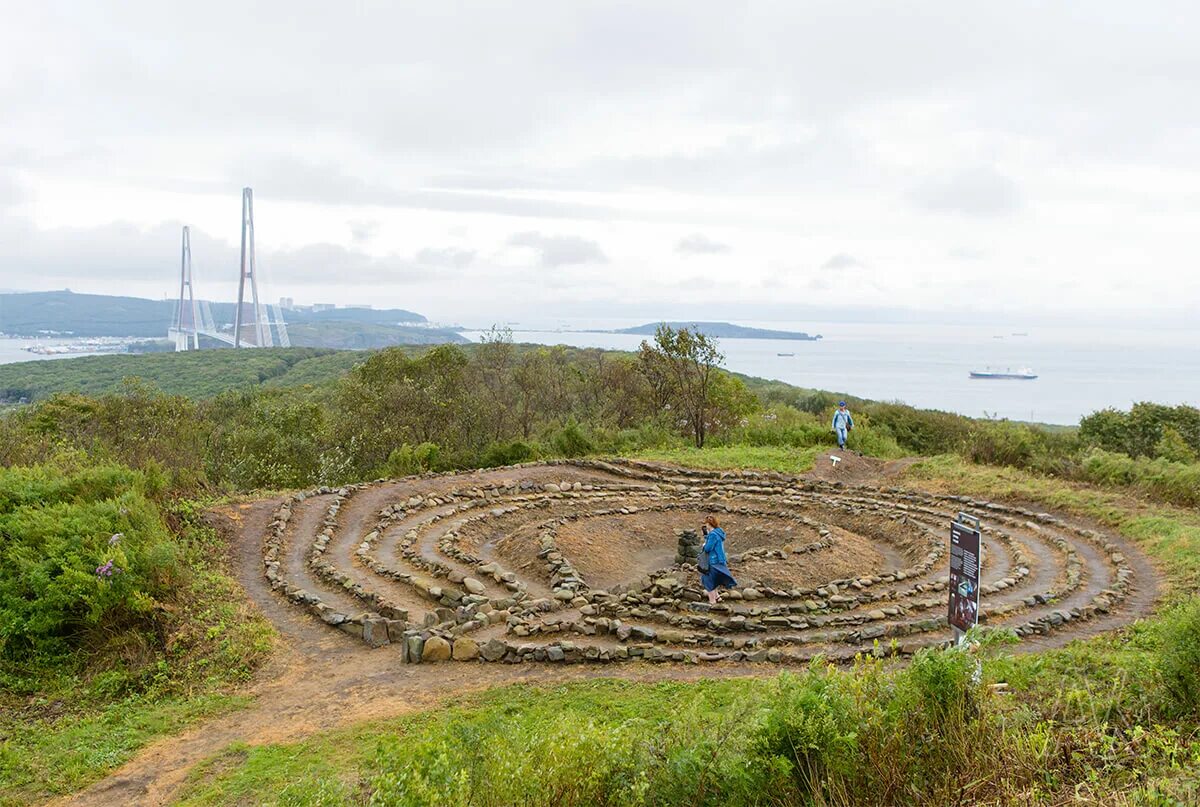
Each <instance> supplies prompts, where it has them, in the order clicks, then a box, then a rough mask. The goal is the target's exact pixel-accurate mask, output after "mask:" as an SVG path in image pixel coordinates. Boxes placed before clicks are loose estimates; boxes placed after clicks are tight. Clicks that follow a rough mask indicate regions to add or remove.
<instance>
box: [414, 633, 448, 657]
mask: <svg viewBox="0 0 1200 807" xmlns="http://www.w3.org/2000/svg"><path fill="white" fill-rule="evenodd" d="M450 653H451V648H450V643H449V642H448V641H446V640H445V639H443V638H442V637H441V636H430V637H429V638H428V639H426V640H425V648H424V650H423V651H422V653H421V661H422V662H426V661H449V660H450Z"/></svg>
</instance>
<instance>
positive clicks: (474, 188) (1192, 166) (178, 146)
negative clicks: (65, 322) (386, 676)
mask: <svg viewBox="0 0 1200 807" xmlns="http://www.w3.org/2000/svg"><path fill="white" fill-rule="evenodd" d="M247 14H248V15H249V17H248V18H247V17H246V16H245V15H247ZM234 18H238V19H246V20H247V24H246V25H239V26H230V25H228V24H227V21H228V20H229V19H234ZM68 19H69V21H70V22H69V23H67V22H64V20H68ZM262 21H270V25H262V24H256V23H261V22H262ZM1198 38H1200V7H1195V6H1189V5H1186V4H1185V5H1173V6H1167V5H1165V4H1163V5H1160V4H1150V5H1147V4H1128V3H1119V2H1117V1H1116V0H1097V2H1096V3H1092V4H1088V6H1087V7H1086V8H1083V7H1080V6H1078V5H1071V4H1054V5H1050V6H1047V4H1044V3H1036V2H1033V0H1014V2H1012V3H1007V4H1004V5H1003V6H1002V7H1001V6H996V7H984V6H978V5H976V6H964V5H963V4H960V3H952V2H950V1H949V0H945V1H944V2H938V3H934V4H932V5H924V6H920V7H918V8H913V7H909V6H900V5H897V4H889V3H872V4H869V5H868V6H866V7H863V6H861V5H854V4H837V3H826V2H814V3H800V4H791V5H789V4H778V3H771V2H756V0H751V2H748V3H743V4H736V5H734V6H731V5H729V4H719V3H716V2H705V1H702V2H690V3H684V2H677V1H675V0H668V2H664V3H661V4H649V5H646V4H642V5H641V6H636V7H635V6H626V5H619V4H617V5H614V4H602V3H594V4H593V3H583V4H577V3H566V4H564V3H556V2H550V0H532V1H531V2H529V3H522V4H519V5H517V6H513V5H512V4H489V3H469V4H467V5H466V6H464V5H462V4H433V5H428V6H427V7H424V6H423V7H422V8H421V9H420V11H419V12H418V11H415V10H414V8H413V7H410V6H406V5H388V4H357V5H353V6H352V7H345V6H344V4H343V5H329V4H322V3H316V2H312V1H311V0H295V2H288V3H284V2H283V1H282V0H264V2H261V3H255V4H253V8H252V9H251V10H250V11H247V9H246V6H245V4H239V3H234V2H233V0H214V2H212V3H209V4H207V5H206V6H205V7H204V8H203V9H202V10H201V11H196V10H195V9H192V10H188V11H186V12H185V11H184V10H183V9H182V8H181V7H179V6H177V5H175V4H170V3H161V2H150V0H132V1H131V2H129V3H123V4H120V6H119V7H113V6H112V4H86V3H74V4H67V7H63V6H62V5H61V4H55V3H43V4H37V3H26V4H23V5H21V7H20V9H19V11H14V12H13V13H11V14H8V15H7V16H6V17H5V21H4V25H3V26H2V27H0V109H3V110H4V119H5V121H4V126H3V127H0V210H2V211H3V214H2V215H0V287H12V286H18V285H20V286H22V287H25V286H29V285H31V284H32V285H37V284H41V285H42V286H43V287H53V286H61V285H62V284H63V282H64V279H70V282H72V283H74V284H76V285H79V286H81V287H82V286H83V284H89V286H90V290H93V291H103V290H105V289H108V290H112V291H119V290H126V289H128V288H130V287H133V288H137V289H139V290H141V293H145V294H151V295H154V296H157V294H161V293H162V292H168V293H169V292H170V290H171V286H172V285H173V280H172V278H173V268H172V267H173V264H174V262H175V260H176V258H175V257H174V256H175V253H176V250H177V243H176V242H177V238H178V235H177V231H178V227H179V222H183V221H186V222H189V223H190V224H192V225H193V227H194V228H195V232H196V234H197V247H198V250H197V261H198V263H200V262H201V261H203V263H202V265H203V267H204V271H205V272H208V271H210V268H211V272H212V274H213V276H215V277H220V278H225V277H226V276H227V275H231V274H232V272H231V271H229V269H228V267H229V261H230V260H231V259H230V254H231V250H234V249H235V248H234V246H233V244H234V241H235V236H236V232H230V228H231V227H234V226H235V225H233V223H232V222H233V221H235V220H236V219H235V218H234V216H235V215H236V214H235V213H233V212H232V208H234V207H236V205H237V199H236V191H237V189H238V188H240V187H242V186H243V185H252V186H254V187H255V190H256V194H257V201H258V205H257V210H256V213H257V215H258V216H259V222H260V225H261V230H260V233H259V235H260V240H259V247H260V254H261V255H262V258H263V263H264V265H269V267H270V269H271V270H272V271H273V272H274V273H275V280H276V281H277V282H279V283H280V284H281V286H287V288H286V289H285V288H281V289H280V291H279V293H280V294H283V295H288V292H289V291H291V286H289V285H287V284H294V285H296V286H298V287H302V288H304V289H307V290H309V291H311V293H312V294H314V295H317V294H319V295H320V296H321V297H323V298H327V299H331V300H334V301H341V302H353V301H355V300H358V299H361V297H362V293H361V290H360V289H355V288H354V286H355V284H357V283H360V282H370V283H372V284H374V287H373V295H375V296H376V297H377V298H378V299H379V300H380V301H381V304H382V301H383V300H385V299H386V300H388V301H389V304H395V305H401V306H406V307H419V306H418V304H417V303H415V302H412V301H411V297H412V295H413V294H416V293H418V292H419V293H421V294H424V295H425V296H426V299H428V300H430V301H432V303H433V304H436V305H441V306H444V311H443V314H444V315H446V316H456V311H457V308H456V307H457V306H461V307H463V308H464V309H471V307H474V308H475V310H486V311H492V310H495V308H496V307H497V306H507V307H511V308H512V309H513V316H518V315H521V312H535V313H536V312H541V311H544V310H546V309H547V307H548V306H549V305H561V304H562V303H563V302H564V300H568V299H570V298H571V294H572V292H573V291H574V292H575V296H576V297H577V298H578V299H577V300H572V304H574V305H579V306H583V305H585V304H586V303H588V302H590V301H593V300H594V301H601V302H603V306H604V309H605V311H611V310H612V309H613V306H615V305H620V304H623V303H624V301H633V300H636V304H637V305H645V306H649V307H653V306H654V305H656V304H657V305H659V306H667V305H672V304H675V303H677V302H678V301H679V300H680V299H681V296H680V295H679V294H676V292H675V291H673V290H674V289H676V288H677V287H678V284H679V283H684V282H686V279H687V278H689V277H692V276H694V275H695V270H696V267H697V265H703V267H704V276H705V277H706V278H709V279H710V280H711V285H710V286H708V287H701V286H698V285H693V286H690V287H687V288H688V291H687V295H686V299H687V303H688V304H689V305H691V304H695V305H712V306H715V307H718V308H719V307H721V306H723V305H726V304H728V302H729V301H730V299H731V298H733V297H736V299H737V302H738V304H739V305H744V306H748V307H751V308H752V307H754V306H760V307H764V308H765V307H769V306H785V307H786V306H789V305H795V304H796V303H797V302H798V301H801V300H803V301H804V302H806V303H812V304H814V305H819V304H824V303H827V302H829V303H832V302H837V301H838V300H839V299H840V298H842V297H844V295H845V292H846V290H844V289H838V288H833V287H830V288H822V287H821V280H820V278H819V277H813V274H812V273H813V272H818V271H819V268H820V267H821V266H822V264H823V263H828V262H830V261H836V260H838V257H839V256H842V258H844V259H848V260H851V261H854V262H855V264H859V265H854V264H847V265H846V266H845V267H844V268H849V269H854V274H856V275H866V274H868V273H867V272H865V271H863V268H862V266H861V264H862V263H863V260H862V259H861V258H859V257H854V256H869V260H868V261H866V262H867V263H869V265H870V267H880V268H879V270H878V271H877V272H875V273H873V274H871V275H870V277H871V283H872V284H873V285H871V286H870V287H869V293H870V299H869V301H868V302H869V304H880V305H882V304H887V305H893V306H910V307H913V308H923V309H931V308H934V307H938V306H944V305H955V304H957V305H962V304H970V303H973V302H975V301H978V300H987V301H988V303H989V304H994V305H996V306H997V307H1002V308H1007V309H1012V308H1021V307H1039V308H1041V309H1043V310H1047V311H1051V310H1053V311H1057V310H1062V309H1066V308H1070V309H1075V310H1097V311H1099V310H1103V311H1119V310H1122V309H1124V308H1125V307H1127V306H1131V305H1140V306H1143V307H1148V308H1153V307H1155V306H1160V307H1161V306H1164V305H1184V304H1185V301H1187V300H1188V299H1195V297H1196V295H1197V294H1200V281H1197V280H1196V279H1195V277H1194V272H1192V271H1191V267H1193V266H1195V265H1196V263H1197V262H1198V261H1200V246H1197V245H1196V243H1195V239H1194V237H1193V230H1194V227H1193V226H1192V222H1193V220H1194V218H1195V193H1194V191H1193V190H1192V189H1193V188H1195V187H1196V186H1197V183H1198V182H1200V140H1198V139H1197V138H1195V137H1194V133H1195V132H1196V131H1200V105H1197V104H1188V103H1181V102H1180V99H1188V98H1193V97H1196V95H1197V93H1198V91H1200V60H1198V59H1197V55H1196V54H1197V50H1196V48H1195V46H1194V43H1195V41H1196V40H1197V39H1198ZM1062 42H1070V43H1071V46H1070V48H1069V49H1064V48H1062V47H1060V44H1061V43H1062ZM214 54H237V56H236V58H216V57H214ZM1114 54H1118V55H1119V58H1117V57H1116V56H1114ZM1131 64H1132V65H1137V68H1138V69H1136V70H1131V69H1130V68H1129V65H1131ZM1147 76H1150V77H1152V80H1148V79H1147ZM18 179H19V181H18ZM18 216H19V218H18ZM514 232H515V233H517V235H516V236H513V233H514ZM203 233H208V234H211V242H210V243H205V242H203V241H201V238H200V237H201V235H202V234H203ZM714 234H719V237H718V236H717V235H714ZM681 236H682V240H681ZM730 244H733V245H736V252H735V251H734V250H733V249H732V248H731V247H729V245H730ZM498 245H501V246H500V247H499V248H498ZM601 245H603V248H602V247H601ZM963 245H967V246H963ZM201 247H202V248H203V249H202V250H201V249H199V248H201ZM1031 254H1033V255H1037V256H1038V258H1039V263H1038V265H1037V266H1035V267H1031V266H1029V265H1028V264H1027V263H1026V261H1025V257H1026V256H1027V255H1031ZM697 256H704V257H703V258H697ZM831 256H832V257H831ZM235 259H236V258H234V260H235ZM531 262H532V263H534V264H536V265H537V266H538V267H542V268H558V267H576V268H577V271H574V272H572V273H571V274H570V275H566V274H565V273H563V274H562V275H560V276H556V277H555V278H554V283H556V284H557V285H554V284H552V283H548V282H535V281H529V282H526V280H527V279H526V277H525V276H523V275H522V274H521V272H522V270H525V269H528V268H529V266H530V264H531ZM588 266H593V267H595V266H603V271H602V272H600V271H594V272H592V271H588V269H587V268H586V267H588ZM786 267H806V269H805V270H804V271H802V272H800V271H798V272H797V273H794V274H789V272H788V271H785V268H786ZM883 267H886V271H884V270H883ZM276 270H278V271H276ZM335 272H336V273H337V274H336V275H335V274H334V273H335ZM1151 272H1152V273H1153V274H1154V276H1155V277H1156V278H1158V279H1159V284H1157V285H1160V286H1166V287H1169V288H1172V290H1173V293H1172V295H1171V296H1170V298H1171V299H1170V300H1168V301H1164V300H1163V298H1162V296H1161V294H1160V293H1159V292H1158V291H1157V290H1156V284H1140V285H1139V284H1134V285H1133V286H1132V287H1131V288H1125V287H1123V286H1122V285H1121V284H1122V283H1124V282H1126V279H1127V278H1129V277H1143V276H1146V274H1147V273H1151ZM1084 273H1086V276H1087V277H1088V279H1089V282H1088V283H1085V284H1083V285H1082V286H1079V287H1074V288H1072V290H1071V293H1070V294H1069V295H1063V294H1062V293H1061V291H1060V288H1061V287H1062V286H1063V284H1065V283H1069V282H1073V280H1074V279H1075V278H1077V277H1079V276H1080V275H1081V274H1084ZM593 274H595V275H601V274H602V275H603V277H598V278H593V279H592V280H591V281H588V282H593V281H594V283H595V285H586V286H585V285H583V284H584V275H587V276H589V277H590V276H591V275H593ZM464 278H469V279H470V283H469V284H467V285H469V288H466V289H464V290H462V291H460V292H456V294H454V295H448V294H446V293H445V288H446V283H447V282H448V281H450V282H453V281H455V280H462V279H464ZM812 281H815V285H814V283H813V282H812ZM222 282H226V281H222ZM571 283H575V284H577V285H576V287H575V288H572V287H571V286H570V284H571ZM861 287H862V288H866V285H865V284H864V285H863V286H861ZM864 293H865V292H864ZM789 295H790V297H789ZM288 296H296V295H295V294H292V295H288ZM651 296H653V298H651ZM597 304H599V302H598V303H597ZM630 305H633V302H630ZM639 310H641V309H639Z"/></svg>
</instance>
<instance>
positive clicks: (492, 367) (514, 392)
mask: <svg viewBox="0 0 1200 807" xmlns="http://www.w3.org/2000/svg"><path fill="white" fill-rule="evenodd" d="M472 366H473V368H474V371H475V372H474V375H475V378H476V380H477V381H478V384H479V386H480V388H481V392H482V393H483V395H482V397H483V398H484V401H485V402H486V404H487V406H486V407H485V410H484V411H485V414H484V421H485V422H486V423H487V427H488V431H489V434H490V437H491V439H493V440H500V439H502V438H503V437H504V436H505V435H506V434H507V433H508V422H509V417H510V415H511V413H512V412H513V411H514V409H516V403H517V396H518V387H517V385H516V384H515V383H514V378H513V375H514V373H515V371H516V370H517V360H516V348H515V347H514V346H513V341H512V331H511V330H509V329H507V328H505V329H504V330H500V329H498V328H496V327H495V326H493V327H492V329H491V330H490V331H488V332H487V333H486V334H484V335H483V338H482V339H481V340H480V344H479V347H477V348H476V349H475V354H474V361H473V362H472ZM525 434H526V436H528V432H526V433H525Z"/></svg>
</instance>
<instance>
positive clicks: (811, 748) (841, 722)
mask: <svg viewBox="0 0 1200 807" xmlns="http://www.w3.org/2000/svg"><path fill="white" fill-rule="evenodd" d="M857 711H858V710H857V709H856V704H855V703H854V701H853V700H852V699H851V698H850V697H849V696H848V695H847V693H846V692H845V691H844V690H843V689H842V688H841V681H840V679H839V676H838V675H837V674H836V673H833V672H831V671H829V670H826V669H822V668H819V667H816V666H814V667H811V668H810V669H809V670H808V671H807V672H806V673H805V674H804V675H803V676H801V677H796V676H793V675H789V674H787V673H784V674H782V675H780V677H779V681H778V691H777V693H776V695H775V697H774V698H772V699H771V704H770V706H769V707H768V708H767V710H766V712H765V714H764V716H763V720H762V723H761V724H760V726H759V728H758V731H757V734H756V737H755V742H754V746H753V748H754V754H755V756H756V757H757V758H758V760H759V762H760V764H762V765H763V766H764V767H765V768H767V769H768V770H770V771H773V772H775V773H776V774H777V775H783V776H785V777H786V778H787V780H788V781H789V783H790V784H791V786H792V787H793V788H795V790H796V791H797V792H798V795H799V796H800V800H801V801H803V802H807V801H809V800H823V798H824V797H825V796H828V794H829V791H828V788H829V786H830V785H831V783H832V782H833V781H836V780H840V779H844V778H846V777H848V776H850V775H851V774H852V773H853V771H854V768H855V765H856V762H857V756H858V753H857V752H858V743H857V740H858V735H857V724H858V717H859V715H858V714H857Z"/></svg>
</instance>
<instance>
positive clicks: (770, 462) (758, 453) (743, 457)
mask: <svg viewBox="0 0 1200 807" xmlns="http://www.w3.org/2000/svg"><path fill="white" fill-rule="evenodd" d="M826 450H828V446H807V447H805V448H786V447H782V446H712V447H706V448H692V447H685V448H668V449H653V450H649V451H642V452H638V453H637V454H636V455H635V456H636V458H637V459H643V460H653V461H656V462H673V463H678V464H679V465H688V466H691V467H693V468H709V469H713V470H726V469H740V468H761V469H766V470H772V471H779V472H781V473H788V474H802V473H804V472H806V471H810V470H812V467H813V462H815V461H816V458H817V455H818V454H821V453H824V452H825V451H826Z"/></svg>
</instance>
